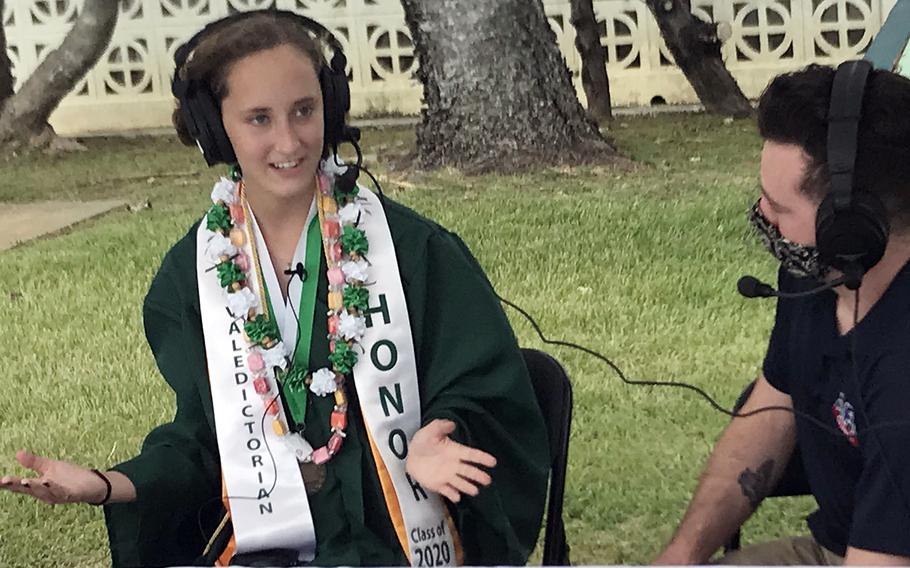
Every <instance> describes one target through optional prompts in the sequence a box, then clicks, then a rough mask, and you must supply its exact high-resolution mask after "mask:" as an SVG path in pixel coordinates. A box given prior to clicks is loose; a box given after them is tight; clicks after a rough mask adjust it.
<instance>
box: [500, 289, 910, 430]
mask: <svg viewBox="0 0 910 568" xmlns="http://www.w3.org/2000/svg"><path fill="white" fill-rule="evenodd" d="M491 289H492V286H491ZM493 294H494V295H496V297H497V298H498V299H499V301H500V302H502V303H503V304H506V305H507V306H509V307H511V308H512V309H514V310H515V311H517V312H518V313H520V314H521V315H522V316H524V317H525V319H527V320H528V322H530V324H531V327H533V328H534V331H535V332H536V333H537V336H538V337H540V340H541V341H543V342H544V343H546V344H548V345H559V346H562V347H569V348H572V349H576V350H578V351H581V352H582V353H587V354H588V355H591V356H592V357H595V358H597V359H600V360H601V361H603V362H604V363H606V364H607V365H608V366H609V367H610V368H611V369H613V371H614V372H615V373H616V375H617V376H618V377H619V379H620V380H621V381H622V382H624V383H625V384H627V385H636V386H661V387H676V388H681V389H687V390H691V391H693V392H695V393H697V394H698V395H699V396H701V397H702V398H704V399H705V400H706V401H707V402H708V404H710V405H711V407H712V408H714V410H717V411H718V412H720V413H721V414H725V415H727V416H729V417H731V418H748V417H750V416H755V415H756V414H761V413H763V412H770V411H772V410H779V411H785V412H789V413H791V414H793V415H794V416H796V417H799V418H802V419H804V420H806V421H808V422H811V423H812V424H814V425H816V426H818V427H819V428H821V429H822V430H824V431H826V432H828V433H830V434H833V435H834V436H837V437H845V436H846V435H845V434H844V433H843V432H841V431H840V430H837V429H835V428H832V427H831V426H828V425H827V424H825V423H824V422H822V421H821V420H819V419H818V418H816V417H814V416H812V415H811V414H806V413H805V412H801V411H799V410H796V409H795V408H792V407H788V406H763V407H761V408H756V409H755V410H750V411H749V412H733V411H731V410H727V409H726V408H724V407H723V406H721V405H720V404H718V402H717V401H716V400H714V399H713V398H712V397H711V395H709V394H708V393H707V392H705V391H704V390H703V389H701V388H700V387H697V386H695V385H692V384H689V383H684V382H678V381H642V380H634V379H628V378H626V375H625V373H623V371H622V369H620V368H619V366H617V365H616V364H615V363H614V362H613V361H611V360H610V359H609V358H607V357H606V356H604V355H601V354H600V353H598V352H597V351H594V350H593V349H591V348H589V347H585V346H583V345H578V344H576V343H572V342H570V341H562V340H558V339H549V338H548V337H546V336H545V335H544V334H543V331H542V330H541V329H540V326H539V325H538V324H537V322H536V321H535V320H534V318H533V317H531V315H530V314H529V313H528V312H526V311H525V310H524V309H522V308H521V307H519V306H518V305H516V304H514V303H513V302H510V301H509V300H506V299H505V298H503V297H502V296H500V295H499V294H498V293H496V291H495V290H493ZM908 423H910V422H908ZM876 427H880V426H876Z"/></svg>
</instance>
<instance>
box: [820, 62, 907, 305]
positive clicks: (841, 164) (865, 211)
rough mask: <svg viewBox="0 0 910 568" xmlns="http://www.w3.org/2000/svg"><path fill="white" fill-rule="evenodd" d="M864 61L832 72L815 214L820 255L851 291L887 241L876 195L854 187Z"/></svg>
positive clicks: (866, 68) (867, 67) (866, 64)
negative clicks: (823, 172) (825, 188)
mask: <svg viewBox="0 0 910 568" xmlns="http://www.w3.org/2000/svg"><path fill="white" fill-rule="evenodd" d="M871 70H872V64H871V63H869V62H868V61H864V60H860V61H847V62H845V63H842V64H840V66H838V68H837V72H836V73H835V75H834V85H833V87H832V89H831V103H830V107H829V109H828V173H829V175H830V177H831V189H830V191H829V192H828V194H827V195H826V196H825V198H824V199H823V200H822V202H821V204H820V205H819V206H818V212H817V214H816V217H815V243H816V246H817V247H818V252H819V257H820V260H821V261H822V262H824V263H826V264H828V265H829V266H832V267H834V268H836V269H838V270H840V271H841V272H843V273H844V276H845V278H846V281H845V283H844V285H845V286H846V287H847V288H849V289H850V290H856V289H857V288H859V286H860V284H861V283H862V279H863V275H864V274H865V273H866V271H868V270H869V269H870V268H872V267H873V266H875V264H876V263H877V262H878V261H879V260H881V258H882V255H884V254H885V246H886V245H887V244H888V232H889V230H890V229H889V225H888V217H887V214H886V213H885V207H884V205H883V204H882V201H881V199H879V198H878V197H877V196H876V195H873V194H872V193H870V192H868V191H866V190H864V188H861V187H859V188H858V187H856V186H855V180H854V170H855V166H856V151H857V145H858V132H859V121H860V116H861V115H862V106H863V95H864V94H865V91H866V79H867V78H868V76H869V72H870V71H871Z"/></svg>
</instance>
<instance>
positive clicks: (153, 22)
mask: <svg viewBox="0 0 910 568" xmlns="http://www.w3.org/2000/svg"><path fill="white" fill-rule="evenodd" d="M490 1H491V2H492V1H496V0H490ZM895 1H896V0H693V6H694V8H693V10H694V11H695V12H696V13H697V14H698V15H699V16H701V17H702V18H704V19H706V20H709V21H716V22H726V23H728V24H729V25H730V29H731V30H732V37H731V38H730V39H729V40H728V41H727V42H726V43H725V45H724V48H723V53H724V56H725V59H726V62H727V66H728V68H729V69H730V70H731V72H733V74H734V76H735V77H736V78H737V80H738V81H739V83H740V85H741V86H742V88H743V90H744V91H745V92H746V94H747V95H749V96H757V95H758V94H759V93H760V92H761V89H762V88H763V87H764V85H765V84H766V83H767V82H768V79H769V78H770V77H772V76H773V75H775V74H777V73H780V72H782V71H785V70H788V69H795V68H798V67H801V66H803V65H806V64H807V63H810V62H821V63H835V62H839V61H842V60H844V59H847V58H850V57H854V56H856V55H858V54H860V53H862V52H863V51H864V50H865V49H866V47H867V46H868V44H869V42H870V41H871V38H872V36H873V35H874V33H875V32H876V31H877V30H878V28H879V27H880V26H881V24H882V22H883V21H884V18H885V17H886V16H887V13H888V11H889V10H890V9H891V7H892V6H893V5H894V3H895ZM81 3H82V2H81V0H7V1H6V6H5V10H4V13H3V14H2V17H3V22H4V25H5V30H6V35H7V41H8V47H9V54H10V57H11V60H12V62H13V73H14V76H15V77H16V80H17V83H21V81H22V80H23V79H24V78H25V77H27V76H28V75H29V73H31V72H32V71H33V70H34V69H35V67H36V66H37V65H38V63H39V62H40V61H41V60H42V58H43V57H44V56H45V55H46V54H47V53H48V51H49V50H51V49H53V48H54V47H56V46H57V45H58V44H59V43H60V41H62V39H63V37H64V36H65V35H66V32H67V30H68V29H69V27H70V26H71V25H72V22H73V19H74V18H75V15H76V12H77V10H78V8H79V6H80V5H81ZM120 4H121V15H120V19H119V21H118V23H117V28H116V30H115V32H114V37H113V39H112V41H111V44H110V47H109V48H108V50H107V52H106V53H105V54H104V56H102V58H101V60H100V61H99V62H98V64H97V65H96V66H95V68H94V69H93V70H92V71H91V72H90V73H89V74H88V75H87V76H86V78H85V79H84V80H83V81H82V82H81V83H80V84H79V86H78V87H77V88H76V89H75V91H74V92H73V93H72V94H71V95H70V96H69V97H67V98H66V100H65V101H64V102H63V104H62V105H61V106H60V108H59V109H58V110H57V112H56V113H55V114H54V116H53V117H52V122H53V124H54V125H55V127H57V129H58V131H60V132H62V133H79V132H87V131H92V130H126V129H133V128H151V127H159V126H166V125H168V124H169V117H170V111H171V108H172V106H173V102H172V100H171V96H170V87H169V85H170V77H171V73H172V72H173V53H174V50H175V49H176V47H177V46H178V45H180V43H182V42H183V41H184V40H186V39H187V38H188V37H189V36H191V35H192V34H193V33H194V32H195V31H196V30H198V29H199V28H201V27H202V26H203V25H204V24H205V23H206V22H209V21H212V20H214V19H217V18H219V17H222V16H224V15H227V14H231V13H234V12H237V11H243V10H250V9H255V8H267V7H277V8H281V9H287V10H293V11H296V12H299V13H302V14H305V15H307V16H310V17H312V18H314V19H316V20H318V21H320V22H321V23H323V24H324V25H325V26H326V27H328V28H330V29H331V30H333V31H334V32H335V33H336V35H337V36H338V37H339V39H340V40H341V43H342V44H343V46H344V47H345V52H346V53H347V55H348V61H349V73H350V77H351V90H352V96H353V105H352V106H353V108H352V113H353V114H354V115H358V116H363V115H388V114H414V113H417V112H418V111H419V109H420V100H421V88H420V85H419V83H418V82H417V81H416V80H415V79H414V69H415V67H416V65H417V61H416V58H415V57H414V49H413V45H412V43H411V38H410V32H409V31H408V29H407V26H406V25H405V23H404V15H403V10H402V8H401V4H400V3H399V2H398V0H121V2H120ZM544 5H545V8H546V12H547V15H548V17H549V18H550V23H551V25H552V27H553V29H554V31H555V32H556V36H557V41H558V42H559V45H560V48H561V50H562V52H563V54H564V55H565V57H566V61H567V63H568V65H569V68H570V69H572V70H573V71H574V72H575V73H576V75H577V71H578V68H579V56H578V53H577V52H576V51H575V48H574V46H573V41H574V37H575V30H574V29H573V28H572V26H571V24H570V23H569V5H568V2H567V1H566V0H545V1H544ZM594 7H595V11H596V13H597V16H598V19H599V20H600V22H601V36H602V41H603V44H604V46H605V47H606V48H607V54H608V68H609V74H610V87H611V94H612V98H613V102H614V105H616V106H623V105H648V104H651V103H652V102H655V101H658V100H662V101H665V102H667V103H691V102H696V98H695V95H694V93H693V91H692V89H691V88H690V87H689V86H688V83H687V82H686V80H685V78H684V77H683V76H682V74H681V73H680V72H679V71H678V70H677V69H676V68H675V67H674V66H673V64H672V61H671V57H670V56H669V54H668V53H667V50H666V48H665V46H664V45H663V42H662V40H661V39H660V32H659V30H658V28H657V24H656V23H655V21H654V19H653V17H652V16H651V14H650V12H649V11H648V9H647V7H646V6H645V4H644V2H643V1H641V0H595V2H594ZM579 87H580V86H579ZM579 91H580V88H579Z"/></svg>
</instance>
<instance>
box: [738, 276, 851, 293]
mask: <svg viewBox="0 0 910 568" xmlns="http://www.w3.org/2000/svg"><path fill="white" fill-rule="evenodd" d="M846 282H847V277H846V276H842V277H840V278H838V279H836V280H832V281H831V282H825V283H824V284H822V285H821V286H816V287H815V288H811V289H809V290H804V291H802V292H781V291H779V290H775V289H774V287H773V286H771V285H770V284H766V283H764V282H762V281H761V280H759V279H758V278H756V277H754V276H749V275H748V274H747V275H746V276H743V277H742V278H740V279H739V281H738V282H737V283H736V289H737V290H738V291H739V293H740V294H742V295H743V296H745V297H746V298H772V297H777V298H803V297H805V296H812V295H814V294H818V293H820V292H824V291H825V290H830V289H832V288H837V287H838V286H841V285H843V284H844V283H846Z"/></svg>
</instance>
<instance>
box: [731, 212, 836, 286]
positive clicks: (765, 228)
mask: <svg viewBox="0 0 910 568" xmlns="http://www.w3.org/2000/svg"><path fill="white" fill-rule="evenodd" d="M759 203H760V202H759V201H756V202H755V205H753V206H752V209H750V210H749V223H750V224H751V225H752V227H753V228H754V229H755V231H756V232H757V233H758V237H759V238H760V239H761V241H762V244H764V245H765V248H766V249H768V252H770V253H771V254H772V255H773V256H774V258H776V259H777V260H778V261H780V263H781V265H782V266H783V267H784V268H785V269H786V270H787V271H788V272H789V273H790V274H792V275H794V276H796V277H799V278H814V279H815V280H819V281H820V280H823V279H824V278H825V276H826V275H827V274H828V272H829V271H830V270H831V268H830V267H829V266H828V265H826V264H823V263H822V262H821V260H819V255H818V249H817V248H815V247H812V246H807V245H801V244H798V243H794V242H793V241H790V240H789V239H787V238H785V237H784V236H783V235H782V234H781V233H780V230H779V229H778V228H777V227H775V226H774V224H773V223H771V221H769V220H768V218H767V217H765V215H764V213H762V211H761V208H760V207H759Z"/></svg>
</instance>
